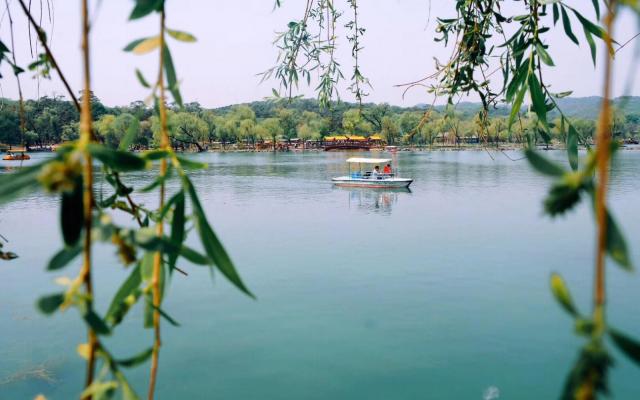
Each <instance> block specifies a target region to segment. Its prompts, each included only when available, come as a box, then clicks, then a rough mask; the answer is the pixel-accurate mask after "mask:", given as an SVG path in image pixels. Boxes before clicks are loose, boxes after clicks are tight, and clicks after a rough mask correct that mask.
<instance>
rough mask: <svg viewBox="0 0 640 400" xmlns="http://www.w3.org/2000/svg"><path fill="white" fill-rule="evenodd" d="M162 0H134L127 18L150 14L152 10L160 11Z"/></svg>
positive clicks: (131, 18) (162, 4)
mask: <svg viewBox="0 0 640 400" xmlns="http://www.w3.org/2000/svg"><path fill="white" fill-rule="evenodd" d="M163 6H164V0H136V5H135V7H134V8H133V11H132V12H131V15H129V19H130V20H133V19H138V18H142V17H144V16H147V15H149V14H151V13H152V12H154V11H161V10H162V7H163Z"/></svg>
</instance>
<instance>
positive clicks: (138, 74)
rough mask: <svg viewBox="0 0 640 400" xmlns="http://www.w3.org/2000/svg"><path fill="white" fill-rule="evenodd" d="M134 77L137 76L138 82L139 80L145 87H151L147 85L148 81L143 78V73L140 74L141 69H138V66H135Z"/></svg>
mask: <svg viewBox="0 0 640 400" xmlns="http://www.w3.org/2000/svg"><path fill="white" fill-rule="evenodd" d="M136 77H137V78H138V82H140V84H141V85H142V86H144V87H146V88H147V89H151V85H149V82H147V80H146V79H145V78H144V75H142V71H140V70H139V69H138V68H136Z"/></svg>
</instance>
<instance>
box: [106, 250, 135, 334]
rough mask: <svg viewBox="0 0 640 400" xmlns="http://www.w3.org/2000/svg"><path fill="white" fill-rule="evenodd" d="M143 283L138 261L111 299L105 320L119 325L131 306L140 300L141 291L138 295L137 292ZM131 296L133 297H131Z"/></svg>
mask: <svg viewBox="0 0 640 400" xmlns="http://www.w3.org/2000/svg"><path fill="white" fill-rule="evenodd" d="M141 283H142V276H141V274H140V262H138V263H137V264H136V266H135V267H134V268H133V270H132V271H131V273H130V274H129V277H127V279H126V280H125V281H124V283H123V284H122V286H120V288H119V289H118V291H117V292H116V294H115V296H113V300H111V305H110V306H109V309H108V310H107V314H106V315H105V320H106V321H107V322H108V323H110V324H112V325H117V324H119V323H120V322H121V321H122V318H124V316H125V314H126V313H127V312H128V311H129V309H130V308H131V306H132V305H133V304H134V303H135V302H136V301H137V300H138V297H139V293H138V296H136V293H135V292H136V290H137V289H138V288H139V287H140V284H141ZM129 296H132V297H131V298H130V297H129Z"/></svg>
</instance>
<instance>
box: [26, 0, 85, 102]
mask: <svg viewBox="0 0 640 400" xmlns="http://www.w3.org/2000/svg"><path fill="white" fill-rule="evenodd" d="M18 2H19V3H20V6H21V7H22V11H24V14H25V15H26V16H27V18H28V19H29V22H31V25H33V28H34V29H35V31H36V33H37V34H38V39H39V40H40V43H41V44H42V47H43V48H44V51H45V53H46V54H47V58H48V59H49V61H50V62H51V65H52V66H53V68H54V69H55V70H56V72H58V76H59V77H60V80H61V81H62V84H63V85H64V87H65V89H66V90H67V93H68V94H69V97H71V100H72V101H73V104H75V106H76V109H77V110H78V111H80V102H79V101H78V98H77V97H76V95H75V94H74V93H73V90H71V86H69V82H67V78H65V76H64V74H63V73H62V70H61V69H60V66H59V65H58V63H57V61H56V59H55V58H54V57H53V53H51V49H50V48H49V45H48V44H47V38H46V36H45V33H44V30H43V29H42V28H41V27H40V25H38V23H37V22H36V20H35V19H34V18H33V16H32V15H31V13H30V12H29V9H28V8H27V6H26V5H25V4H24V0H18ZM29 31H31V30H29Z"/></svg>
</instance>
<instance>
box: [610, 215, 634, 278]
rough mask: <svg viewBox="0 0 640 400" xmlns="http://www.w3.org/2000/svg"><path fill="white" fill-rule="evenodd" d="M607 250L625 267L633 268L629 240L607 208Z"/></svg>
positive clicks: (627, 268)
mask: <svg viewBox="0 0 640 400" xmlns="http://www.w3.org/2000/svg"><path fill="white" fill-rule="evenodd" d="M606 247H607V252H608V253H609V256H610V257H611V258H612V259H613V260H614V261H615V262H616V263H617V264H618V265H619V266H621V267H622V268H623V269H626V270H633V264H632V262H631V258H630V257H629V251H628V249H627V242H626V240H625V238H624V235H623V234H622V231H621V230H620V228H619V227H618V224H617V223H616V221H615V219H614V218H613V216H612V215H611V213H610V212H609V210H607V242H606Z"/></svg>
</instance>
